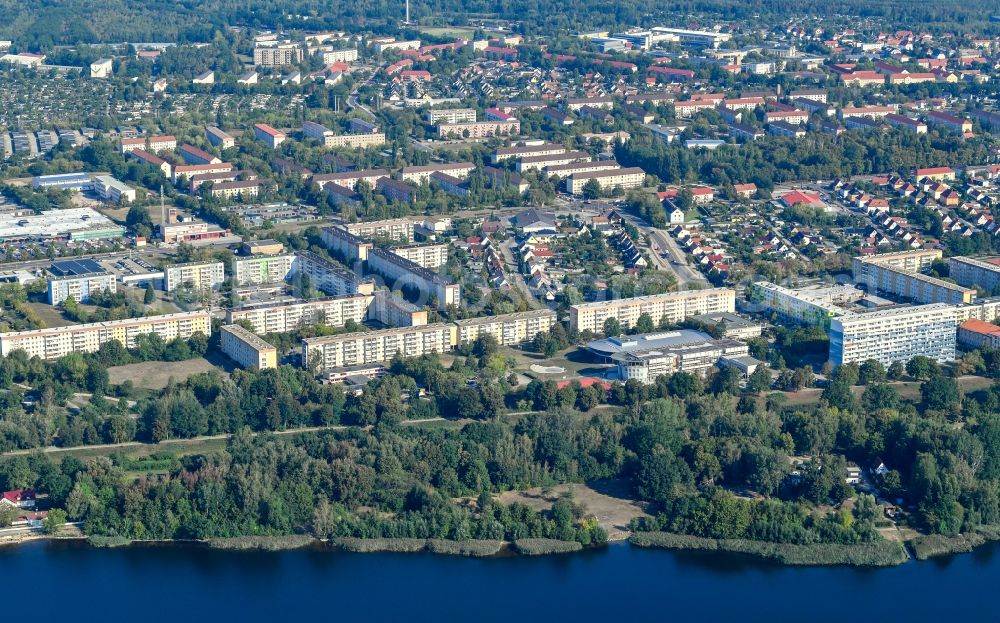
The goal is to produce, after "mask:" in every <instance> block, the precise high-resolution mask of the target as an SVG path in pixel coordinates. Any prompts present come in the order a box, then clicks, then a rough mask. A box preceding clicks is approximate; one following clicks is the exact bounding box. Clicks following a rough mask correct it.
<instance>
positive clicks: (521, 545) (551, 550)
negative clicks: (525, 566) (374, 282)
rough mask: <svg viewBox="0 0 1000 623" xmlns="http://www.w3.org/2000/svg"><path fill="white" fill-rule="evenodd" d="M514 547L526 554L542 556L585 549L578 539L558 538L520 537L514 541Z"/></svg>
mask: <svg viewBox="0 0 1000 623" xmlns="http://www.w3.org/2000/svg"><path fill="white" fill-rule="evenodd" d="M514 549H516V550H517V551H518V552H519V553H521V554H524V555H526V556H542V555H545V554H569V553H571V552H578V551H580V550H581V549H583V545H581V544H580V543H579V542H577V541H559V540H557V539H518V540H516V541H514Z"/></svg>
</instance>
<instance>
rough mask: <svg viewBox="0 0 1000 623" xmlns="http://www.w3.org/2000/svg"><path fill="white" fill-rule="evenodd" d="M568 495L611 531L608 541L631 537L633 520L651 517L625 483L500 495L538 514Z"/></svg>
mask: <svg viewBox="0 0 1000 623" xmlns="http://www.w3.org/2000/svg"><path fill="white" fill-rule="evenodd" d="M564 493H570V494H572V496H573V502H574V503H575V504H579V505H580V506H582V507H583V509H584V514H586V515H593V516H594V517H596V518H597V521H598V522H599V523H600V524H601V527H602V528H604V529H605V530H607V531H608V538H609V539H611V540H618V539H621V538H624V537H625V536H627V535H626V533H627V532H628V526H629V522H630V521H632V519H635V518H637V517H648V516H649V515H648V514H647V513H646V510H645V508H644V505H643V503H642V502H637V501H635V500H633V499H631V492H630V491H629V490H628V485H627V483H626V482H625V481H622V480H605V481H600V482H594V483H589V484H568V485H559V486H557V487H553V488H552V490H551V491H546V492H543V491H542V490H541V489H538V488H535V489H527V490H525V491H505V492H503V493H501V494H500V495H499V499H500V501H501V502H503V503H504V504H511V503H513V502H519V503H521V504H524V505H526V506H528V507H530V508H531V509H533V510H535V511H543V510H548V509H550V508H552V504H553V502H555V501H556V500H558V499H559V497H560V496H561V495H563V494H564Z"/></svg>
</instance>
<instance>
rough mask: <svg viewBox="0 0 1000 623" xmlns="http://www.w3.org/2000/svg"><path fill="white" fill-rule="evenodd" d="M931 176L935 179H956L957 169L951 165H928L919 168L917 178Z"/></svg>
mask: <svg viewBox="0 0 1000 623" xmlns="http://www.w3.org/2000/svg"><path fill="white" fill-rule="evenodd" d="M925 177H927V178H930V179H932V180H935V181H941V180H953V179H955V169H953V168H951V167H928V168H925V169H917V180H921V179H923V178H925Z"/></svg>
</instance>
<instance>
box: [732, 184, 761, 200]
mask: <svg viewBox="0 0 1000 623" xmlns="http://www.w3.org/2000/svg"><path fill="white" fill-rule="evenodd" d="M733 190H735V191H736V195H737V196H738V197H746V198H747V199H749V198H750V197H753V196H754V195H756V194H757V185H756V184H736V185H734V186H733Z"/></svg>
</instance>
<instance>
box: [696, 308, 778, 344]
mask: <svg viewBox="0 0 1000 623" xmlns="http://www.w3.org/2000/svg"><path fill="white" fill-rule="evenodd" d="M691 320H694V321H696V322H700V323H701V324H703V325H705V326H707V327H710V328H712V329H715V328H718V329H719V330H721V331H722V337H730V338H733V339H735V340H749V339H751V338H755V337H760V335H761V333H762V332H763V329H764V327H763V326H762V325H761V324H760V323H759V322H754V321H753V320H748V319H746V318H744V317H742V316H737V315H736V314H731V313H729V312H719V313H716V314H698V315H697V316H691Z"/></svg>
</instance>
